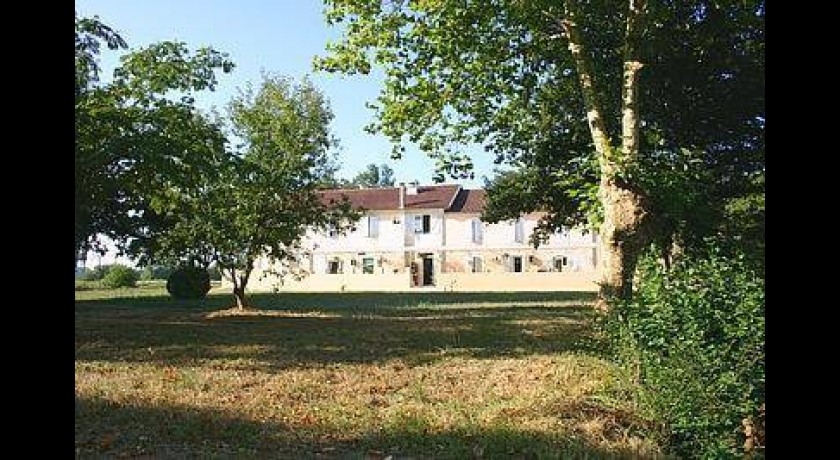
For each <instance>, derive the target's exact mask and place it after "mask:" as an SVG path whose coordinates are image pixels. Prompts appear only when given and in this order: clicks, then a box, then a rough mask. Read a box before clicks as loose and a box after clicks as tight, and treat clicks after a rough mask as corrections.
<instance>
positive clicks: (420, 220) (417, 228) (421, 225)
mask: <svg viewBox="0 0 840 460" xmlns="http://www.w3.org/2000/svg"><path fill="white" fill-rule="evenodd" d="M431 228H432V216H430V215H428V214H417V215H415V216H414V233H429V231H430V230H431Z"/></svg>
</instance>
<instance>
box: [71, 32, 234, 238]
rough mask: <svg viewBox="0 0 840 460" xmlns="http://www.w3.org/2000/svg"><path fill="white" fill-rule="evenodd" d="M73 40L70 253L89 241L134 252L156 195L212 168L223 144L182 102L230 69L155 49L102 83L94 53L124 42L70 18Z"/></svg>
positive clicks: (213, 127)
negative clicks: (131, 245)
mask: <svg viewBox="0 0 840 460" xmlns="http://www.w3.org/2000/svg"><path fill="white" fill-rule="evenodd" d="M75 33H76V35H75V40H76V99H75V115H76V145H75V179H76V180H75V184H76V185H75V186H76V200H75V224H76V225H75V234H76V236H75V245H76V248H75V249H76V251H77V252H78V251H79V250H82V249H87V248H88V247H90V246H92V245H95V237H96V235H98V234H105V235H108V236H110V237H111V238H113V239H114V240H116V241H119V242H122V243H125V242H126V241H128V240H130V239H139V240H140V242H141V243H142V242H143V240H144V239H148V237H149V235H150V234H151V233H152V232H153V230H154V228H155V227H159V226H161V225H163V224H164V223H165V222H163V221H162V219H161V218H160V216H158V215H157V214H156V213H155V212H154V210H153V207H154V206H153V203H154V202H155V200H159V199H160V197H159V196H158V194H159V191H161V190H167V189H171V188H172V187H181V188H189V187H194V186H196V184H195V182H196V178H198V177H200V176H201V172H202V171H207V170H208V169H210V168H212V167H213V166H214V162H213V160H212V157H213V155H214V152H217V151H219V148H220V146H221V145H222V144H223V142H224V135H223V133H222V132H221V130H220V127H219V125H218V124H217V123H216V122H215V121H213V120H211V119H210V118H208V117H207V116H205V115H202V114H201V113H199V111H198V110H197V109H196V107H195V105H194V100H193V97H192V95H193V94H194V93H195V92H197V91H203V90H213V89H214V88H215V85H216V83H217V73H218V72H219V71H221V72H225V73H227V72H230V71H231V70H232V69H233V67H234V65H233V63H232V62H231V61H230V60H229V59H228V58H227V55H226V54H224V53H220V52H218V51H216V50H214V49H212V48H200V49H198V50H196V51H195V52H192V51H190V50H189V49H188V48H187V45H186V44H184V43H181V42H160V43H154V44H151V45H149V46H147V47H144V48H139V49H137V50H134V51H131V52H128V53H126V54H125V55H123V56H122V57H121V58H120V65H119V66H118V67H117V68H116V70H115V71H114V75H113V79H112V80H111V81H109V82H107V83H103V82H102V81H101V80H100V68H99V64H98V56H99V53H100V48H101V44H103V43H104V44H106V45H107V47H108V48H109V49H111V50H118V49H124V48H126V47H127V44H126V42H125V41H124V40H123V38H122V37H120V36H119V34H117V33H116V32H115V31H114V30H113V29H112V28H111V27H109V26H107V25H105V24H104V23H102V22H101V21H100V20H99V19H98V18H96V17H94V18H93V19H88V18H78V17H77V18H76V31H75ZM175 94H178V95H180V97H175Z"/></svg>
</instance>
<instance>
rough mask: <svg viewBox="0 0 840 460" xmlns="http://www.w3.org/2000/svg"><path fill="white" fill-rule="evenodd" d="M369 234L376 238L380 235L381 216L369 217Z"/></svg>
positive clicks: (370, 236) (369, 236)
mask: <svg viewBox="0 0 840 460" xmlns="http://www.w3.org/2000/svg"><path fill="white" fill-rule="evenodd" d="M367 236H368V238H376V237H378V236H379V216H368V217H367Z"/></svg>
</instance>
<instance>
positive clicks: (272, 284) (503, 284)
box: [249, 184, 598, 292]
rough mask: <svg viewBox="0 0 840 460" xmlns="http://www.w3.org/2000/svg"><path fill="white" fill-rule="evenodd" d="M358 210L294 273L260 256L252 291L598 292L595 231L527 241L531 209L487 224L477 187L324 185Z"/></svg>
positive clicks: (312, 243)
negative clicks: (347, 228) (352, 221)
mask: <svg viewBox="0 0 840 460" xmlns="http://www.w3.org/2000/svg"><path fill="white" fill-rule="evenodd" d="M342 196H346V197H347V198H348V199H349V200H350V202H351V203H352V205H353V206H354V208H356V209H360V210H363V211H364V215H363V217H362V218H361V219H360V220H359V221H358V222H357V223H356V226H355V227H356V228H355V230H354V231H352V232H349V233H347V234H344V235H340V234H338V233H336V232H323V233H322V232H319V233H315V232H310V233H309V234H307V235H306V236H305V238H304V239H303V241H302V251H301V253H300V255H299V257H298V258H297V263H296V264H295V267H294V271H296V272H299V273H301V274H302V275H303V276H302V277H299V279H298V277H295V276H291V275H289V274H286V275H284V276H282V277H278V276H277V275H275V274H272V272H273V271H280V270H279V268H278V267H269V266H268V264H267V262H266V261H265V260H259V261H258V262H257V264H256V270H255V273H254V275H253V276H252V278H251V279H252V281H251V283H249V289H250V290H253V291H319V292H325V291H327V292H328V291H412V290H418V291H422V290H445V291H449V290H452V291H553V290H596V289H597V285H596V283H595V280H596V275H597V273H596V267H597V263H598V249H597V248H598V241H597V234H595V233H593V232H583V231H578V230H569V231H566V230H564V231H563V232H560V233H557V234H555V235H552V236H551V238H550V239H549V241H548V242H547V243H543V244H541V245H540V246H539V248H534V247H533V245H531V244H530V243H529V236H530V234H531V232H532V231H533V230H534V228H535V227H536V225H537V220H538V218H539V215H538V214H529V215H524V216H522V217H521V218H520V219H517V220H515V221H509V222H500V223H497V224H488V223H486V222H482V221H481V219H480V214H481V210H482V209H483V207H484V204H485V198H486V194H485V191H484V190H469V189H465V188H462V187H461V186H460V185H457V184H448V185H431V186H418V185H416V184H410V185H408V186H404V185H401V186H399V187H390V188H374V189H342V190H328V191H324V192H321V197H322V199H323V200H326V201H329V200H330V199H341V197H342Z"/></svg>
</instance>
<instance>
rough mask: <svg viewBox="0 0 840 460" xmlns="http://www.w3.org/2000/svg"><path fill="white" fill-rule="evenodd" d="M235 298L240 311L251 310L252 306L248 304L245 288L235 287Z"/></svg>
mask: <svg viewBox="0 0 840 460" xmlns="http://www.w3.org/2000/svg"><path fill="white" fill-rule="evenodd" d="M233 297H234V298H236V308H237V309H238V310H245V309H248V308H251V304H250V303H248V298H247V297H246V296H245V286H234V288H233Z"/></svg>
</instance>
